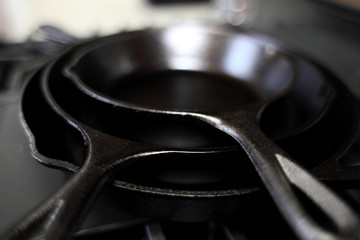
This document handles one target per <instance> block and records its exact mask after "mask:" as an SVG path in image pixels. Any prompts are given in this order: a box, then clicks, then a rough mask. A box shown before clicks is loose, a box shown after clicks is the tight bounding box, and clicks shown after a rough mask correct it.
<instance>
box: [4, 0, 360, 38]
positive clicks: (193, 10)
mask: <svg viewBox="0 0 360 240" xmlns="http://www.w3.org/2000/svg"><path fill="white" fill-rule="evenodd" d="M305 2H307V1H305V0H288V1H286V0H285V1H284V0H283V1H281V0H102V1H97V0H0V39H1V40H2V41H5V42H19V41H24V40H26V39H27V37H28V36H29V35H30V34H31V32H33V31H34V30H35V29H37V28H38V27H39V26H41V25H52V26H55V27H58V28H61V29H63V30H64V31H67V32H69V33H70V34H72V35H74V36H76V37H87V36H90V35H94V34H97V35H107V34H112V33H115V32H118V31H123V30H125V29H126V30H132V29H139V28H144V27H149V26H163V25H168V24H173V23H176V22H183V21H189V20H192V21H194V20H198V21H217V22H224V21H225V22H229V23H231V24H233V25H241V24H249V23H251V24H252V25H254V23H257V24H258V25H261V24H264V20H265V22H267V23H268V24H269V23H272V24H274V20H275V17H276V18H284V17H286V15H287V14H293V13H292V12H291V11H289V10H290V9H291V6H292V7H294V9H296V8H297V7H298V5H299V4H306V3H305ZM312 2H318V3H321V4H324V3H327V2H334V3H339V4H341V5H343V6H347V7H349V8H354V9H356V8H357V9H358V8H360V1H358V0H332V1H331V0H330V1H327V0H313V1H312ZM289 7H290V8H289ZM298 10H299V9H298ZM308 10H309V9H308ZM308 10H307V11H308ZM274 11H277V12H276V14H275V16H272V18H269V16H270V15H271V14H274ZM300 12H301V11H300ZM307 16H308V15H307ZM302 21H306V19H305V18H303V19H302Z"/></svg>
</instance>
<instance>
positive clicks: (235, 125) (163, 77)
mask: <svg viewBox="0 0 360 240" xmlns="http://www.w3.org/2000/svg"><path fill="white" fill-rule="evenodd" d="M216 30H218V29H215V28H214V29H211V30H210V31H209V29H205V28H204V27H201V26H181V27H174V28H171V29H166V30H163V31H159V32H155V33H152V34H151V33H150V34H147V35H146V36H135V37H130V38H129V39H120V40H119V41H115V42H114V43H108V44H104V45H103V46H101V45H99V46H97V47H96V48H95V50H93V51H91V50H89V49H85V50H84V51H81V50H80V51H78V52H77V53H75V57H74V59H72V61H71V62H70V64H69V66H68V67H67V68H66V69H65V73H66V74H67V75H68V76H69V77H70V78H71V79H72V81H73V82H74V84H75V85H76V86H77V87H78V88H79V89H81V90H82V91H84V92H85V93H86V94H88V95H89V96H92V97H94V98H95V99H98V100H99V101H103V102H105V103H108V104H110V105H113V106H116V107H120V108H126V109H130V110H134V111H138V112H145V113H152V114H158V115H178V116H183V117H188V118H192V119H194V120H199V121H202V122H204V123H208V124H209V125H211V126H213V127H215V128H216V129H218V130H221V131H223V132H224V133H226V134H228V135H229V136H231V137H233V138H234V140H236V141H237V142H238V144H240V145H241V146H242V148H243V149H244V150H245V152H246V153H247V155H248V157H249V158H250V160H251V162H252V163H253V165H254V167H255V169H256V170H257V172H258V174H259V176H260V178H261V180H262V182H263V184H264V186H265V187H266V189H267V190H268V192H269V194H270V195H271V196H272V198H273V200H274V202H275V204H276V205H277V207H278V209H279V210H280V212H281V213H282V214H283V216H284V218H285V219H286V221H287V222H288V223H289V225H290V226H291V227H292V228H293V230H294V232H295V233H296V234H297V235H298V236H299V237H300V238H301V239H331V238H337V239H357V238H358V237H359V225H360V222H359V220H358V217H357V216H356V215H355V214H354V213H353V211H352V210H351V208H349V207H348V206H346V204H345V202H343V201H342V200H341V199H339V198H338V197H337V196H336V195H335V194H333V193H332V192H331V191H330V190H329V189H328V188H327V187H326V186H325V185H323V184H321V183H320V182H319V181H318V180H317V179H316V178H314V177H313V176H311V175H310V174H308V173H307V171H305V169H304V168H302V167H301V166H299V165H298V164H296V163H295V162H294V161H293V160H291V158H290V157H289V156H288V155H287V154H286V153H285V152H284V151H283V150H282V149H281V148H279V147H278V146H277V145H276V144H274V142H273V141H271V140H270V139H269V138H268V137H267V136H266V135H265V134H264V133H263V131H262V130H261V129H260V127H259V123H258V119H259V118H260V115H261V112H262V111H263V109H264V108H265V107H266V105H268V104H269V103H271V102H273V101H275V100H277V99H279V98H281V97H283V96H284V95H286V93H288V91H289V89H290V88H291V85H292V84H293V83H294V80H293V78H294V75H293V74H294V73H293V71H292V69H291V65H290V64H289V61H287V60H286V57H284V55H283V54H281V52H279V51H278V50H277V49H275V47H274V46H271V45H265V46H264V45H263V46H259V44H258V43H254V41H251V40H249V39H248V38H247V37H246V36H241V35H239V34H235V33H231V32H230V31H229V32H227V35H226V39H224V38H222V37H223V35H220V34H218V33H217V32H215V31H216ZM232 34H233V35H232ZM92 54H95V55H103V56H104V58H101V59H102V61H104V60H103V59H105V64H102V65H100V63H98V64H96V65H89V61H88V59H91V60H93V59H94V58H93V57H92V56H91V55H92ZM97 59H99V58H97ZM133 59H136V61H133ZM139 59H140V60H139ZM84 69H86V71H84ZM89 69H91V71H89ZM94 69H95V70H94ZM168 71H170V74H171V73H173V72H174V71H175V72H176V71H177V72H176V78H174V79H171V81H170V80H169V78H170V76H169V75H168ZM188 72H191V74H198V72H200V73H203V72H206V73H207V74H209V73H210V74H211V75H214V76H215V78H216V79H221V84H220V85H216V84H217V82H218V81H216V80H215V81H214V80H212V79H211V78H210V77H208V76H207V77H206V78H207V79H206V80H205V81H206V85H213V84H214V86H213V88H214V89H216V90H214V91H210V93H211V94H208V95H206V94H203V92H204V89H203V86H204V85H202V84H204V83H203V82H202V81H201V80H200V79H201V76H196V77H194V79H191V80H190V81H191V88H189V87H188V86H190V84H187V83H186V81H188V80H187V79H188V77H186V76H185V77H184V79H182V78H181V77H180V78H181V79H180V80H178V79H179V76H181V75H182V74H184V73H185V74H187V73H188ZM226 77H231V79H226ZM184 82H185V83H184ZM236 84H239V85H241V87H236ZM308 84H309V85H308V86H309V87H308V89H309V90H310V89H311V88H312V86H311V84H312V82H308ZM164 85H165V87H164ZM197 85H200V86H201V87H199V89H197V87H196V86H197ZM159 86H160V87H159ZM174 86H178V87H179V88H183V89H185V90H184V91H185V92H186V93H185V94H182V95H180V97H177V96H176V95H174V94H173V93H172V92H171V89H172V88H174ZM222 86H226V87H224V88H222ZM148 88H150V89H148ZM123 89H126V90H124V91H122V90H123ZM131 89H134V90H135V91H131ZM139 89H141V91H139ZM154 89H155V90H159V89H161V90H162V91H154ZM164 89H165V90H164ZM194 89H195V90H194ZM322 90H323V94H328V93H329V92H332V91H334V89H333V88H332V87H331V86H330V85H329V84H327V83H324V84H323V85H322ZM206 91H207V90H206ZM139 92H140V94H139ZM169 92H170V94H169V96H167V94H168V93H169ZM160 93H164V95H160V97H159V95H158V94H160ZM143 95H145V98H144V99H143V98H142V96H143ZM164 99H165V100H164ZM188 99H190V102H191V103H194V102H196V103H197V104H195V105H191V104H190V106H189V105H187V100H188ZM153 100H154V101H153ZM169 102H170V103H171V104H170V105H169ZM179 102H180V104H179ZM209 102H210V104H209ZM291 184H292V185H295V186H296V187H297V188H298V189H299V190H300V191H301V192H303V193H304V194H305V195H307V196H308V197H309V198H310V199H311V200H312V201H313V202H314V203H315V204H316V205H317V206H318V208H320V209H322V210H323V211H324V213H325V214H326V215H327V216H328V217H329V218H330V219H331V221H332V222H333V223H334V224H335V226H336V228H337V232H336V233H334V232H332V231H330V230H329V229H325V228H323V227H321V226H319V225H318V224H316V223H314V221H313V219H312V217H311V216H310V214H309V213H307V210H306V209H305V208H304V206H303V205H302V203H301V201H299V198H298V196H297V195H296V194H295V192H294V189H293V188H292V187H291ZM339 212H341V213H342V217H339ZM299 223H301V224H299Z"/></svg>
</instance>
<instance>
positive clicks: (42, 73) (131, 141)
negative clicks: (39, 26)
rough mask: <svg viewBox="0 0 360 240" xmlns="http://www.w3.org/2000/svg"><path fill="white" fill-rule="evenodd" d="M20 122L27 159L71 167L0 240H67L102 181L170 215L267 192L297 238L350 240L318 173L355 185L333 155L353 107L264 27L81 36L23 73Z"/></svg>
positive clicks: (352, 233) (214, 212) (339, 151)
mask: <svg viewBox="0 0 360 240" xmlns="http://www.w3.org/2000/svg"><path fill="white" fill-rule="evenodd" d="M21 118H22V120H23V125H24V128H25V129H26V131H27V133H28V136H29V139H30V147H31V150H32V153H33V156H34V157H35V158H36V159H37V160H38V161H40V162H41V163H43V164H45V165H48V166H51V167H57V168H62V169H66V170H70V171H73V172H76V174H74V176H73V177H72V178H71V179H70V180H69V181H68V183H67V184H66V185H65V186H64V187H63V188H62V189H60V190H59V191H58V192H57V193H55V194H54V195H53V196H52V197H51V198H49V199H48V200H47V201H46V202H44V203H43V204H41V206H39V207H38V208H37V209H35V210H34V211H33V212H32V213H30V214H29V215H28V216H27V217H25V218H24V220H23V221H22V222H21V223H20V224H19V225H17V227H15V228H14V229H11V230H10V231H9V233H8V234H7V235H6V236H5V237H4V239H30V238H32V237H35V236H38V237H44V238H49V239H63V238H65V237H67V236H68V235H69V234H70V233H71V232H72V231H73V230H74V226H76V224H78V223H79V222H81V219H82V217H84V216H85V214H86V211H87V209H88V207H89V206H90V205H91V203H92V202H93V200H94V199H95V197H96V195H97V194H98V193H99V192H100V190H101V189H102V188H103V186H105V185H106V184H109V183H112V184H113V185H114V186H115V187H117V188H119V189H118V191H119V193H121V194H123V196H124V198H126V199H128V201H127V202H128V204H129V207H130V206H131V207H132V208H133V209H135V210H137V211H138V212H139V214H142V215H145V216H150V217H152V218H160V219H167V220H176V221H208V220H216V221H220V220H223V219H227V218H229V217H230V216H231V215H232V214H233V213H235V212H238V210H239V209H240V211H241V209H243V208H246V206H247V204H249V202H251V201H253V200H254V198H256V193H257V192H258V191H259V190H261V191H266V190H267V192H268V193H269V196H270V197H271V199H272V200H273V201H274V203H275V205H276V206H277V207H278V209H279V212H280V213H281V214H282V215H283V218H284V219H285V221H286V222H287V224H289V226H290V227H291V228H292V229H293V231H294V233H295V234H296V235H297V236H298V237H299V238H300V239H313V238H316V239H357V238H358V237H359V232H358V231H359V230H358V229H359V225H360V223H359V220H358V217H357V215H356V214H355V213H354V212H353V211H352V209H351V207H349V206H348V204H347V203H346V202H345V201H344V200H342V199H340V198H339V197H338V196H337V195H336V194H334V193H333V192H332V191H331V190H329V189H328V188H327V187H326V186H325V185H323V184H322V183H320V182H319V181H318V180H317V178H321V179H323V180H332V181H335V182H341V181H344V180H357V179H358V176H359V174H357V172H356V171H355V170H352V169H348V168H346V167H343V166H342V165H340V164H339V163H338V162H337V159H339V158H340V156H342V155H343V154H344V153H345V152H346V150H347V149H348V148H349V147H350V145H351V143H352V141H353V138H354V135H355V132H356V129H357V125H358V120H359V117H358V114H357V102H356V100H355V99H354V98H353V97H352V96H351V94H350V93H349V92H348V91H347V90H346V88H345V87H344V86H343V85H342V84H341V83H340V82H339V80H338V79H336V78H335V77H334V76H333V75H332V74H330V73H329V72H327V71H326V70H325V69H323V68H322V67H320V66H318V65H316V64H314V63H313V62H311V61H310V60H308V59H305V58H303V57H298V55H295V54H294V53H292V52H291V51H289V50H287V49H285V48H284V47H283V46H281V45H280V44H279V43H277V42H275V41H274V40H273V39H269V38H266V37H264V36H262V35H258V34H252V33H246V32H242V31H240V30H239V29H233V28H231V27H224V26H208V25H184V26H176V27H172V28H168V29H161V30H145V31H138V32H131V33H121V34H118V35H114V36H110V37H106V38H101V39H97V40H94V41H90V42H85V43H83V44H80V45H78V46H76V47H73V48H71V49H69V50H68V51H67V52H66V53H64V54H63V55H62V56H60V57H59V58H58V59H56V60H55V61H53V62H52V63H50V64H49V65H47V66H44V67H43V68H42V69H40V70H39V71H38V72H37V73H35V74H34V76H33V77H32V78H31V79H30V80H29V81H28V83H27V85H26V86H25V87H24V91H23V98H22V102H21ZM49 122H51V125H50V126H49V124H48V123H49ZM339 126H341V127H339ZM311 171H313V173H314V174H316V175H317V176H316V177H314V176H313V175H312V174H310V172H311ZM346 174H348V175H346ZM305 198H306V200H304V199H305ZM314 208H316V209H318V210H320V212H323V215H324V216H322V217H321V219H320V220H319V219H317V216H314V214H312V212H311V211H312V210H311V209H314ZM339 213H341V214H340V215H339ZM325 220H326V221H327V222H328V223H329V224H327V225H323V224H322V223H321V222H323V221H325Z"/></svg>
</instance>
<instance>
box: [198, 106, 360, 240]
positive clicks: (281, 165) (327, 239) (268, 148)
mask: <svg viewBox="0 0 360 240" xmlns="http://www.w3.org/2000/svg"><path fill="white" fill-rule="evenodd" d="M192 116H193V117H196V118H198V119H201V120H202V121H205V122H207V123H209V124H211V125H213V126H214V127H216V128H218V129H219V130H221V131H223V132H225V133H227V134H229V135H230V136H232V137H233V138H234V139H235V140H236V141H237V142H238V143H239V144H240V145H241V146H242V147H243V149H244V150H245V151H246V152H247V154H248V156H249V158H250V160H251V161H252V163H253V165H254V166H255V168H256V170H257V172H258V174H259V176H260V178H261V180H262V182H263V184H264V186H265V188H266V189H267V191H268V192H269V194H270V196H271V197H272V199H273V200H274V202H275V204H276V206H277V208H278V209H279V210H280V213H281V214H282V215H283V217H284V218H285V220H286V221H287V222H288V224H289V225H290V227H292V229H293V230H294V232H295V233H296V234H297V235H298V237H299V238H300V239H302V240H310V239H311V240H315V239H316V240H349V239H360V221H359V218H358V216H357V215H356V214H355V213H354V211H353V210H352V209H351V208H350V206H349V205H348V204H347V203H346V202H345V201H343V200H342V199H341V198H339V197H338V196H337V195H336V194H335V193H333V192H332V191H331V190H330V189H329V188H327V187H326V186H325V185H324V184H323V183H321V182H320V181H319V180H317V179H316V178H315V177H313V176H312V175H311V174H309V173H308V172H307V171H306V170H305V169H304V168H302V167H301V166H300V165H298V164H297V163H296V162H294V161H293V160H291V158H290V157H289V156H288V155H287V154H286V153H285V152H284V151H283V150H282V149H280V148H279V147H278V146H277V145H276V144H275V143H274V142H272V141H271V140H270V139H269V138H268V137H267V136H266V135H265V134H264V133H263V132H262V131H261V130H260V128H259V126H258V124H257V121H256V118H255V114H254V111H251V110H240V111H235V112H225V113H218V114H211V115H210V114H209V115H206V114H198V113H193V114H192ZM291 184H292V185H293V186H295V187H296V188H297V189H298V190H300V191H301V192H302V193H303V194H305V195H306V196H307V197H308V198H309V199H310V200H311V201H312V203H313V204H314V205H315V206H316V207H317V208H318V209H320V210H321V211H322V212H323V213H324V214H325V215H326V217H327V218H328V219H329V220H330V221H331V222H332V224H333V225H334V226H335V229H336V230H332V229H329V228H326V227H324V226H320V225H319V224H318V223H317V222H316V221H315V219H314V217H312V216H311V213H310V211H311V210H309V208H307V207H306V206H305V204H304V203H302V202H301V200H300V199H299V197H298V196H297V195H296V193H295V191H294V188H293V187H292V186H291Z"/></svg>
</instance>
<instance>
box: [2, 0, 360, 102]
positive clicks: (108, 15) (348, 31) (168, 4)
mask: <svg viewBox="0 0 360 240" xmlns="http://www.w3.org/2000/svg"><path fill="white" fill-rule="evenodd" d="M194 21H195V22H199V21H200V22H211V23H217V24H219V23H221V24H230V25H235V26H238V27H239V28H246V29H250V30H254V31H259V32H262V33H265V34H268V35H271V36H274V37H276V38H278V39H280V40H283V41H284V42H286V44H287V45H288V46H290V47H291V48H293V49H296V50H298V51H299V52H301V53H303V54H306V55H310V56H311V57H313V58H315V60H318V61H319V62H321V63H322V64H323V65H325V66H326V67H328V68H329V69H331V70H332V71H333V72H334V73H335V74H338V75H340V77H342V78H343V79H345V81H346V82H347V84H348V85H349V86H350V88H351V89H352V90H354V92H355V94H356V95H358V96H360V68H359V67H358V65H359V62H360V59H359V57H358V56H360V47H359V46H358V45H359V44H358V43H359V42H360V1H359V0H102V1H98V0H0V43H5V44H7V43H21V42H26V41H32V42H33V41H44V40H46V41H49V40H50V41H52V40H53V41H60V43H62V44H67V43H69V42H70V41H73V40H74V39H86V38H92V37H98V36H104V35H109V34H114V33H119V32H122V31H131V30H138V29H144V28H149V27H163V26H169V25H172V24H178V23H184V22H194ZM44 25H46V26H51V27H52V28H46V29H45V30H46V31H45V33H44V31H43V30H44V28H41V26H44ZM53 28H55V30H56V29H58V30H60V31H61V32H65V33H66V34H68V36H70V37H64V36H60V37H59V32H56V31H54V29H53ZM39 29H40V30H41V31H40V30H39ZM42 34H43V35H45V36H43V35H42ZM60 35H61V34H60ZM358 80H359V81H358Z"/></svg>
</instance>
